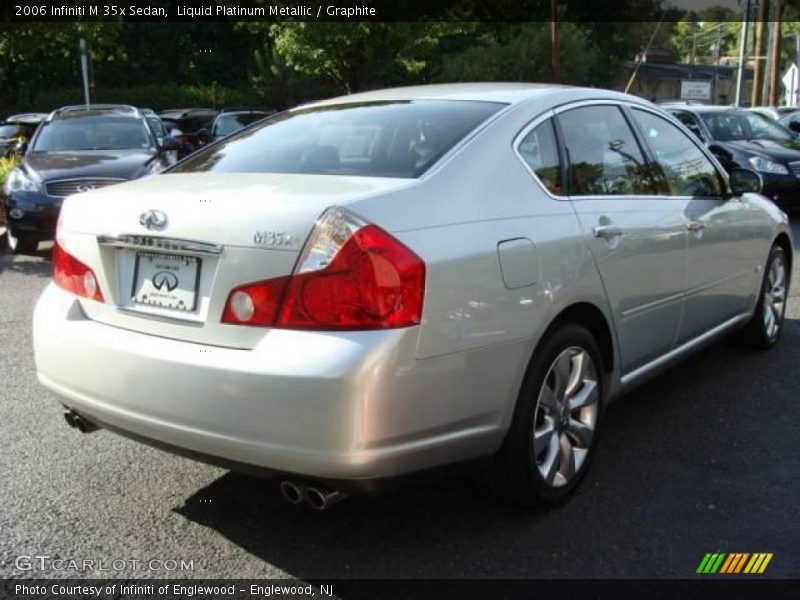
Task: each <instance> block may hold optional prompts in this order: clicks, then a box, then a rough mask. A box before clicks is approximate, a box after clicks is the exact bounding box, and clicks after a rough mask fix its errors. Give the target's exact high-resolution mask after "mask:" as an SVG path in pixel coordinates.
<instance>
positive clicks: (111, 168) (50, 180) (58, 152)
mask: <svg viewBox="0 0 800 600" xmlns="http://www.w3.org/2000/svg"><path fill="white" fill-rule="evenodd" d="M176 149H177V144H176V142H174V141H173V140H171V139H170V138H165V139H164V142H163V144H161V145H159V143H158V142H157V140H156V138H155V136H154V135H153V132H152V130H151V129H150V127H149V126H148V124H147V121H146V119H145V117H144V115H142V113H141V112H140V111H139V110H137V109H136V108H134V107H132V106H124V105H110V104H109V105H104V104H95V105H92V106H89V107H88V108H87V107H86V106H85V105H81V106H66V107H64V108H60V109H58V110H56V111H54V112H53V113H51V114H50V115H49V116H48V117H47V119H45V120H44V122H42V124H41V126H40V127H39V128H38V129H37V130H36V133H35V134H34V136H33V139H31V141H30V143H29V144H28V147H27V150H26V152H25V155H24V157H23V160H22V162H21V164H20V165H19V166H18V167H17V168H15V169H14V170H13V171H11V173H10V174H9V176H8V177H7V179H6V182H5V185H4V186H3V193H2V197H3V210H4V211H5V216H6V226H7V230H6V242H7V244H8V247H9V248H10V249H11V250H12V251H13V252H16V253H27V252H33V251H34V250H35V249H36V247H37V245H38V243H39V242H40V241H42V240H50V239H53V237H54V235H55V229H56V219H57V218H58V214H59V210H60V208H61V204H62V202H63V200H64V198H65V197H67V196H69V195H70V194H76V193H81V192H86V191H89V190H94V189H98V188H101V187H106V186H109V185H113V184H116V183H120V182H122V181H127V180H129V179H136V178H137V177H142V176H144V175H150V174H154V173H158V172H160V171H162V170H163V169H164V168H166V167H167V166H168V164H169V160H168V158H167V153H168V152H169V151H174V150H176Z"/></svg>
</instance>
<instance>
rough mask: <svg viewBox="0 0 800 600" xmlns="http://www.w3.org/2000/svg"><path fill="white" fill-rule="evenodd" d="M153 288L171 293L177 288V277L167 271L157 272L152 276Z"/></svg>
mask: <svg viewBox="0 0 800 600" xmlns="http://www.w3.org/2000/svg"><path fill="white" fill-rule="evenodd" d="M153 286H154V287H155V288H156V289H157V290H159V291H161V290H162V289H163V288H167V291H168V292H171V291H172V290H174V289H175V288H176V287H178V277H177V276H176V275H175V273H170V272H169V271H159V272H158V273H156V274H155V275H153Z"/></svg>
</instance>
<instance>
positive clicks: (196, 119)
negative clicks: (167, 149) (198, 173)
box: [158, 108, 218, 158]
mask: <svg viewBox="0 0 800 600" xmlns="http://www.w3.org/2000/svg"><path fill="white" fill-rule="evenodd" d="M217 112H218V111H217V110H215V109H213V108H170V109H167V110H162V111H161V112H160V113H158V116H159V117H161V121H162V122H163V123H164V126H165V127H166V129H167V132H168V133H169V134H170V135H171V136H172V137H174V138H175V139H176V140H178V142H180V144H181V148H180V150H179V152H178V156H179V157H181V158H183V157H184V156H186V155H187V154H191V153H192V152H194V151H195V150H197V149H198V148H200V146H202V145H203V144H204V143H205V142H206V141H207V140H206V139H205V137H204V134H206V133H207V132H208V130H209V129H210V128H211V124H212V123H213V122H214V117H216V116H217Z"/></svg>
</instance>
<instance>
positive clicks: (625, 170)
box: [558, 105, 654, 196]
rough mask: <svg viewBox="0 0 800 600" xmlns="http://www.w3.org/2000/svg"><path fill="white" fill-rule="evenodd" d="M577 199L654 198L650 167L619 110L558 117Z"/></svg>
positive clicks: (602, 108)
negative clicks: (651, 196) (583, 197)
mask: <svg viewBox="0 0 800 600" xmlns="http://www.w3.org/2000/svg"><path fill="white" fill-rule="evenodd" d="M558 122H559V125H560V126H561V130H562V131H563V133H564V145H565V147H566V149H567V155H568V160H569V170H568V173H569V190H570V194H571V195H573V196H581V195H583V196H586V195H591V196H595V195H637V194H653V193H654V189H653V186H652V183H651V180H650V177H649V172H648V166H647V163H646V161H645V160H644V157H643V156H642V151H641V149H640V148H639V145H638V144H637V142H636V138H635V137H634V136H633V132H632V131H631V129H630V127H629V126H628V123H627V121H626V120H625V117H624V116H623V114H622V111H621V110H620V108H619V107H618V106H611V105H602V106H587V107H582V108H574V109H572V110H569V111H566V112H564V113H562V114H560V115H559V116H558Z"/></svg>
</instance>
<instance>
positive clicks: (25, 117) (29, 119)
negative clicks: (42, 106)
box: [6, 113, 47, 125]
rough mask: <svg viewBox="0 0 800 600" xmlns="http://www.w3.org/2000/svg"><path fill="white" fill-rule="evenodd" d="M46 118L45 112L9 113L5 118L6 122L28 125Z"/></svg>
mask: <svg viewBox="0 0 800 600" xmlns="http://www.w3.org/2000/svg"><path fill="white" fill-rule="evenodd" d="M46 118H47V113H20V114H17V115H11V116H10V117H8V118H7V119H6V122H7V123H27V124H30V125H34V124H36V123H39V122H41V121H44V120H45V119H46Z"/></svg>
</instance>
